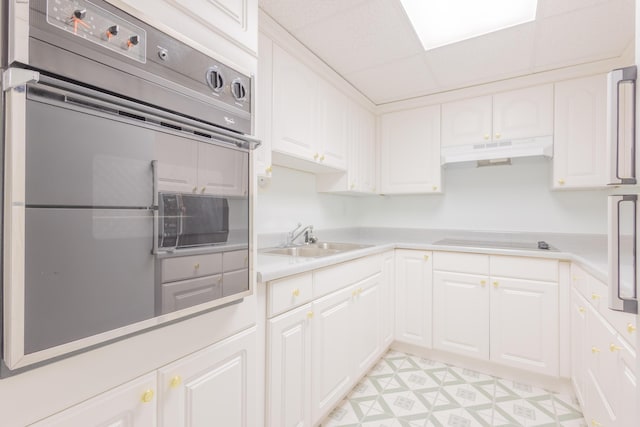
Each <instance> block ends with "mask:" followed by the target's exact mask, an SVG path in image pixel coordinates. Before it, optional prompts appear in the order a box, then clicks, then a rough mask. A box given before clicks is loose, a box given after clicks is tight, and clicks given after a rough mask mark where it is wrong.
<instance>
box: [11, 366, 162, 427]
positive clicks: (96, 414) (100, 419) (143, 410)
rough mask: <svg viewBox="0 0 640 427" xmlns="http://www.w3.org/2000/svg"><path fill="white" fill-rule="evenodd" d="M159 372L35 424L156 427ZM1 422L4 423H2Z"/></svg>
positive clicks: (52, 426)
mask: <svg viewBox="0 0 640 427" xmlns="http://www.w3.org/2000/svg"><path fill="white" fill-rule="evenodd" d="M155 393H156V374H155V372H153V373H151V374H147V375H145V376H143V377H140V378H137V379H135V380H133V381H130V382H128V383H126V384H123V385H121V386H119V387H116V388H114V389H113V390H111V391H108V392H106V393H103V394H101V395H99V396H96V397H94V398H92V399H89V400H87V401H86V402H83V403H81V404H79V405H76V406H73V407H71V408H69V409H67V410H65V411H63V412H60V413H59V414H57V415H54V416H52V417H49V418H46V419H45V420H43V421H40V422H37V423H35V424H32V426H33V427H103V426H126V427H153V426H155V425H156V411H157V404H156V396H155ZM0 424H1V422H0Z"/></svg>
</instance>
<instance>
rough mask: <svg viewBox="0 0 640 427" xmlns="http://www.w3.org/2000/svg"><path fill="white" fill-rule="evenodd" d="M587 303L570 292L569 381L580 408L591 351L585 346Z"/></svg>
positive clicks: (583, 396) (574, 290)
mask: <svg viewBox="0 0 640 427" xmlns="http://www.w3.org/2000/svg"><path fill="white" fill-rule="evenodd" d="M587 304H588V303H587V301H585V299H584V298H582V296H581V295H580V293H579V292H578V290H577V289H576V288H573V289H572V290H571V380H572V382H573V386H574V388H575V392H576V396H577V397H578V400H579V401H580V404H581V405H582V406H586V403H585V398H586V396H585V387H586V380H587V361H588V360H589V359H588V357H590V356H591V351H590V349H589V346H588V344H587V333H588V330H587V318H586V315H587V313H586V311H587Z"/></svg>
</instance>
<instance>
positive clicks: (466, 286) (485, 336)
mask: <svg viewBox="0 0 640 427" xmlns="http://www.w3.org/2000/svg"><path fill="white" fill-rule="evenodd" d="M438 255H439V254H437V253H436V254H434V256H438ZM489 296H490V289H489V277H488V276H486V275H478V274H466V273H452V272H448V271H434V273H433V347H434V348H435V349H438V350H444V351H450V352H452V353H458V354H463V355H466V356H470V357H475V358H480V359H485V360H488V359H489Z"/></svg>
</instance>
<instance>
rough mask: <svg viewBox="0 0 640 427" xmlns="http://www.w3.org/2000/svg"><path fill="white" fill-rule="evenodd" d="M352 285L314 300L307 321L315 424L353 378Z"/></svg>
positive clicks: (348, 387) (338, 398) (347, 389)
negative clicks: (309, 324) (310, 318)
mask: <svg viewBox="0 0 640 427" xmlns="http://www.w3.org/2000/svg"><path fill="white" fill-rule="evenodd" d="M352 290H353V287H348V288H346V289H343V290H341V291H337V292H334V293H333V294H330V295H327V296H326V297H323V298H320V299H318V300H317V301H314V302H313V304H312V307H313V309H312V311H313V319H312V322H311V337H312V338H311V354H312V355H313V357H312V358H311V372H312V374H311V402H312V407H311V415H312V417H311V418H312V419H311V422H312V423H313V424H316V423H317V422H318V421H320V418H321V417H322V416H323V415H325V414H326V413H327V412H328V411H329V410H330V409H331V408H332V407H333V406H334V405H335V404H336V403H338V401H339V400H340V399H341V398H342V396H343V395H344V394H345V393H346V392H347V391H349V389H350V388H351V386H352V385H353V382H354V380H355V378H354V373H355V372H354V371H355V368H354V364H353V354H352V348H353V334H352V330H353V328H352V323H351V319H352V315H351V311H352V310H351V308H352V305H353V301H352V300H353V296H352Z"/></svg>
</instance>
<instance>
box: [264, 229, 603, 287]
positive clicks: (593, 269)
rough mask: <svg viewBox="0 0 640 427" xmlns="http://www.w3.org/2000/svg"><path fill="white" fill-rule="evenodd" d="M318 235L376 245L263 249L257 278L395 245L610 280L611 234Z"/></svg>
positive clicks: (270, 240)
mask: <svg viewBox="0 0 640 427" xmlns="http://www.w3.org/2000/svg"><path fill="white" fill-rule="evenodd" d="M316 235H317V236H318V237H319V241H325V242H349V243H358V244H363V245H371V246H369V247H366V248H363V249H356V250H352V251H346V252H342V253H339V254H336V255H330V256H325V257H321V258H303V257H290V256H286V255H270V254H264V253H261V252H260V250H259V251H258V265H257V279H258V282H268V281H271V280H276V279H279V278H282V277H286V276H290V275H293V274H299V273H304V272H307V271H311V270H315V269H318V268H322V267H327V266H330V265H333V264H337V263H341V262H345V261H349V260H352V259H356V258H360V257H363V256H368V255H373V254H376V253H382V252H385V251H389V250H393V249H417V250H429V251H449V252H467V253H483V254H490V255H510V256H526V257H539V258H550V259H558V260H565V261H571V262H576V263H578V264H579V265H580V266H581V267H583V268H584V269H585V270H586V271H587V272H589V273H590V274H591V275H593V276H594V277H595V278H597V279H598V280H601V281H603V282H605V283H607V281H608V258H607V257H608V254H607V236H606V235H596V234H594V235H586V234H562V233H512V232H509V233H501V232H477V231H463V230H425V229H419V230H414V229H398V228H393V229H391V228H349V229H333V230H324V231H318V232H317V233H316ZM283 236H284V234H283V233H280V234H271V235H261V236H259V239H258V240H259V246H260V247H261V248H266V247H274V246H278V239H281V238H282V237H283ZM442 239H459V240H477V241H483V240H484V241H494V242H495V241H500V242H507V243H510V242H537V241H539V240H544V241H545V242H547V243H549V244H550V245H551V246H552V247H553V248H554V249H555V250H554V251H549V250H535V249H534V250H523V249H510V248H509V249H507V248H489V247H482V246H478V247H467V246H450V245H441V244H435V242H437V241H439V240H442Z"/></svg>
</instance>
